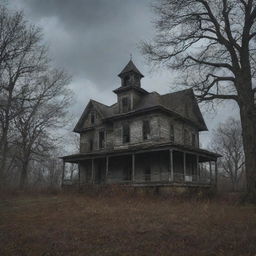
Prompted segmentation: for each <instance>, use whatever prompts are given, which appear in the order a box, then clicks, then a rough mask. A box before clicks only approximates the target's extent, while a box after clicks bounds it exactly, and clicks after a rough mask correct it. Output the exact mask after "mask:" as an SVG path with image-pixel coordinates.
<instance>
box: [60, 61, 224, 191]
mask: <svg viewBox="0 0 256 256" xmlns="http://www.w3.org/2000/svg"><path fill="white" fill-rule="evenodd" d="M118 76H119V77H120V80H121V85H120V87H119V88H117V89H115V90H114V91H113V92H114V93H115V94H116V96H117V102H116V103H115V104H113V105H111V106H106V105H104V104H102V103H100V102H97V101H94V100H90V101H89V103H88V104H87V106H86V108H85V110H84V112H83V114H82V116H81V118H80V119H79V121H78V123H77V124H76V126H75V128H74V132H76V133H79V134H80V152H79V153H77V154H73V155H68V156H64V157H62V159H63V163H64V165H63V184H65V163H75V164H78V170H79V171H78V183H79V185H80V186H82V185H86V184H126V185H131V186H173V185H182V186H212V185H214V184H216V180H217V164H216V163H217V158H218V157H219V155H217V154H215V153H212V152H209V151H207V150H204V149H200V147H199V145H200V143H199V133H200V132H201V131H207V127H206V124H205V122H204V119H203V116H202V114H201V111H200V109H199V107H198V104H197V101H196V99H195V96H194V93H193V90H192V89H188V90H182V91H178V92H174V93H168V94H165V95H160V94H158V93H157V92H148V91H146V90H145V89H143V88H142V87H141V79H142V78H143V75H142V74H141V72H140V71H139V70H138V69H137V67H136V66H135V65H134V63H133V62H132V60H130V61H129V63H128V64H127V65H126V66H125V68H124V69H123V70H122V72H121V73H120V74H119V75H118Z"/></svg>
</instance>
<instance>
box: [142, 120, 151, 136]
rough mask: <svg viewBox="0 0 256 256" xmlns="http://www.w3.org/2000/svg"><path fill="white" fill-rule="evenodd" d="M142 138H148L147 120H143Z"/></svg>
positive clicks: (148, 127) (148, 126)
mask: <svg viewBox="0 0 256 256" xmlns="http://www.w3.org/2000/svg"><path fill="white" fill-rule="evenodd" d="M142 129H143V140H148V139H149V138H150V125H149V121H148V120H144V121H143V127H142Z"/></svg>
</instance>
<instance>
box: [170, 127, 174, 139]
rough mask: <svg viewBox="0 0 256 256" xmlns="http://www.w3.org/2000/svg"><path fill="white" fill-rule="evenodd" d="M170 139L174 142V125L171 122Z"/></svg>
mask: <svg viewBox="0 0 256 256" xmlns="http://www.w3.org/2000/svg"><path fill="white" fill-rule="evenodd" d="M170 141H171V142H172V143H173V142H174V126H173V124H170Z"/></svg>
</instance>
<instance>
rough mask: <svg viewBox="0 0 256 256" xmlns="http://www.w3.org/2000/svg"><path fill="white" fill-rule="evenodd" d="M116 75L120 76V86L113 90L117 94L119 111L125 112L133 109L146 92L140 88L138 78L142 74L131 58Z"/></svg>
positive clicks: (139, 78) (141, 76)
mask: <svg viewBox="0 0 256 256" xmlns="http://www.w3.org/2000/svg"><path fill="white" fill-rule="evenodd" d="M118 76H119V77H120V78H121V86H120V87H119V88H117V89H116V90H114V91H113V92H114V93H116V94H117V102H118V106H119V113H125V112H129V111H131V110H133V109H134V108H135V107H136V105H137V104H138V103H139V101H140V99H141V97H143V96H144V95H145V94H148V92H147V91H146V90H144V89H143V88H141V83H140V80H141V78H143V77H144V76H143V75H142V74H141V72H140V71H139V70H138V69H137V67H136V66H135V65H134V63H133V62H132V60H130V61H129V62H128V64H127V65H126V66H125V67H124V69H123V70H122V71H121V73H120V74H119V75H118Z"/></svg>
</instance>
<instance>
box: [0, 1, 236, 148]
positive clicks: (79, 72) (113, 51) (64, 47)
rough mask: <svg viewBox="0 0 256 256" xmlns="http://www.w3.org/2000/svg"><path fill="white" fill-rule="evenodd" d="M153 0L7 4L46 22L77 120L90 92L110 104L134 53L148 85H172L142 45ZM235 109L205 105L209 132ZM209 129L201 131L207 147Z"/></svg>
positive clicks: (150, 31) (164, 89) (163, 88)
mask: <svg viewBox="0 0 256 256" xmlns="http://www.w3.org/2000/svg"><path fill="white" fill-rule="evenodd" d="M0 1H1V0H0ZM3 1H4V0H3ZM150 4H151V0H139V1H138V0H129V1H127V0H126V1H125V0H11V1H10V2H9V5H8V6H9V8H11V9H14V10H16V9H18V10H23V11H24V13H25V17H26V19H27V20H28V21H29V22H31V23H33V24H36V25H38V26H40V27H41V28H42V30H43V33H44V40H45V41H46V43H47V45H48V46H49V51H50V57H51V59H52V60H53V61H54V63H55V65H56V66H58V67H60V68H65V70H66V71H67V72H68V73H70V74H71V75H72V77H73V79H72V82H71V84H70V88H71V89H72V90H73V91H74V94H75V103H74V106H73V107H72V109H71V112H72V114H73V116H74V118H73V120H74V123H75V122H76V121H77V120H78V119H79V117H80V115H81V113H82V112H83V110H84V108H85V106H86V104H87V103H88V101H89V99H90V98H92V99H95V100H97V101H100V102H102V103H105V104H107V105H108V104H109V105H110V104H113V103H114V102H115V101H116V95H115V94H114V93H113V92H112V90H113V89H115V88H117V87H119V86H120V79H119V78H118V77H117V74H119V72H120V71H121V70H122V69H123V67H124V66H125V65H126V64H127V62H128V61H129V59H130V54H132V56H133V61H134V63H135V64H136V66H137V67H138V68H139V70H140V71H141V72H142V73H143V74H144V76H145V78H143V80H142V87H143V88H144V89H146V90H148V91H157V92H158V93H168V92H170V91H171V87H172V86H173V85H174V79H173V77H174V76H175V74H174V73H172V72H171V71H167V70H159V69H158V70H156V71H152V68H151V67H150V66H149V65H148V64H147V63H146V62H145V61H144V59H143V56H142V55H141V54H140V51H139V49H138V44H139V42H140V41H142V40H150V39H151V38H152V37H153V35H154V27H153V24H152V19H153V13H152V11H151V8H150ZM231 114H235V115H236V109H235V107H234V105H229V106H222V107H221V108H220V109H219V111H218V112H217V114H209V113H205V111H204V110H203V115H204V117H205V120H206V124H207V126H208V128H209V130H210V132H211V131H212V129H213V128H216V125H217V124H218V123H219V122H222V121H224V120H225V119H226V118H227V117H228V116H230V115H231ZM70 132H71V131H70ZM210 132H204V133H203V134H202V136H201V141H202V143H203V146H204V147H207V143H208V142H209V138H210Z"/></svg>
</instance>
